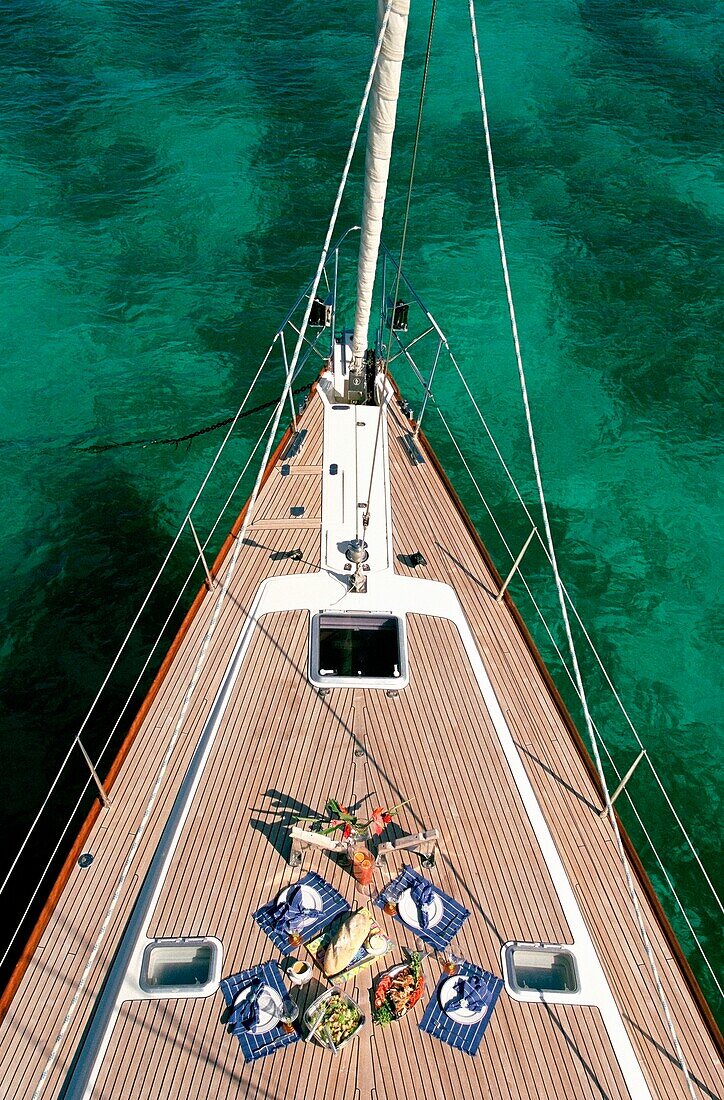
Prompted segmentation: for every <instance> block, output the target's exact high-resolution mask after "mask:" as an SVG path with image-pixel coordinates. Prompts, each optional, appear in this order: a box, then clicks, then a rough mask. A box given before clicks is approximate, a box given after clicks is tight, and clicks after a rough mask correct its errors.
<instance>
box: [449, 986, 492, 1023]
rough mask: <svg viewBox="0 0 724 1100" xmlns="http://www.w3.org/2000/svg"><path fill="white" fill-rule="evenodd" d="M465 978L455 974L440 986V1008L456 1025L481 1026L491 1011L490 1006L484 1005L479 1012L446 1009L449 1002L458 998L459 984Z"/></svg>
mask: <svg viewBox="0 0 724 1100" xmlns="http://www.w3.org/2000/svg"><path fill="white" fill-rule="evenodd" d="M461 977H464V975H461V974H453V975H451V977H449V978H448V979H447V981H445V982H443V983H442V985H441V986H440V991H439V993H438V997H439V998H440V1007H441V1008H442V1010H443V1012H444V1013H445V1015H446V1016H449V1017H450V1019H451V1020H454V1021H455V1023H456V1024H479V1023H480V1021H481V1020H482V1019H483V1017H484V1016H485V1014H486V1013H487V1011H488V1009H489V1007H490V1006H489V1005H483V1007H482V1008H480V1009H478V1011H477V1012H471V1011H470V1009H469V1008H456V1009H455V1011H454V1012H448V1010H447V1008H446V1007H445V1006H446V1005H447V1004H448V1002H449V1001H454V1000H455V998H456V997H457V996H458V982H459V981H460V978H461Z"/></svg>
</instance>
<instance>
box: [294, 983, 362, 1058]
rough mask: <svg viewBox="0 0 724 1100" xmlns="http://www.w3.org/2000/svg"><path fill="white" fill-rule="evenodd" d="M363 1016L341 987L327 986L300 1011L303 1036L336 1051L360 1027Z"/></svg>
mask: <svg viewBox="0 0 724 1100" xmlns="http://www.w3.org/2000/svg"><path fill="white" fill-rule="evenodd" d="M364 1022H365V1018H364V1016H363V1015H362V1013H361V1012H360V1010H359V1006H358V1005H357V1003H356V1002H355V1001H353V1000H352V998H351V997H348V996H347V994H346V993H343V992H342V990H341V989H327V990H325V992H324V993H322V995H321V996H320V997H317V999H316V1001H313V1002H312V1003H311V1004H310V1006H309V1008H308V1009H307V1011H306V1012H305V1013H304V1023H305V1025H306V1027H307V1039H308V1040H309V1039H313V1040H314V1041H315V1042H317V1043H319V1044H320V1046H323V1047H326V1048H327V1050H331V1051H332V1053H333V1054H337V1053H338V1052H339V1051H340V1050H341V1049H342V1047H344V1046H346V1045H347V1043H348V1042H349V1041H350V1040H351V1039H354V1037H355V1035H357V1033H358V1032H359V1031H361V1030H362V1027H363V1026H364Z"/></svg>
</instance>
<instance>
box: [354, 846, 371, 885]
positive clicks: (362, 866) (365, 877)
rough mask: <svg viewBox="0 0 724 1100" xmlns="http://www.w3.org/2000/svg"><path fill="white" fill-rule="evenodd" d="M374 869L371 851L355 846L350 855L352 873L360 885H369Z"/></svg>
mask: <svg viewBox="0 0 724 1100" xmlns="http://www.w3.org/2000/svg"><path fill="white" fill-rule="evenodd" d="M374 869H375V861H374V859H373V858H372V853H371V852H369V851H368V850H367V849H366V848H357V850H356V851H355V853H354V856H353V857H352V873H353V874H354V877H355V878H356V880H357V882H358V883H359V884H360V886H369V885H370V883H371V882H372V875H373V873H374Z"/></svg>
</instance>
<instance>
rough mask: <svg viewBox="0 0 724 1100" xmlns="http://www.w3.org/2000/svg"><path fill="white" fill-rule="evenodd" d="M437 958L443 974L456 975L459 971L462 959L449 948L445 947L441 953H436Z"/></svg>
mask: <svg viewBox="0 0 724 1100" xmlns="http://www.w3.org/2000/svg"><path fill="white" fill-rule="evenodd" d="M437 957H438V961H439V963H440V966H441V967H442V970H443V973H444V974H451V975H452V974H457V972H458V970H459V969H460V963H461V962H462V961H463V960H462V957H461V956H460V955H456V954H455V952H454V951H453V950H452V948H450V947H446V948H445V949H444V950H443V951H438V953H437Z"/></svg>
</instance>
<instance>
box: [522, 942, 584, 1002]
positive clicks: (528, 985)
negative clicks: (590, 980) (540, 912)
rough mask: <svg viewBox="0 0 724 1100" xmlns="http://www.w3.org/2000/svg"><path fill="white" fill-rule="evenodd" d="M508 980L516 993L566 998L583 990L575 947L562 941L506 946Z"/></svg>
mask: <svg viewBox="0 0 724 1100" xmlns="http://www.w3.org/2000/svg"><path fill="white" fill-rule="evenodd" d="M503 961H504V969H505V983H506V986H507V987H508V992H509V993H512V995H513V996H516V995H517V996H518V997H523V998H525V999H530V998H531V997H537V996H539V995H541V994H542V995H543V996H544V997H545V999H546V1000H564V999H566V998H568V997H570V996H572V995H574V994H577V993H579V992H580V989H581V983H580V979H579V975H578V967H577V965H576V958H575V955H574V954H573V951H572V950H571V949H570V948H568V947H564V946H562V945H559V944H534V943H511V944H506V946H505V948H504V950H503Z"/></svg>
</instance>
